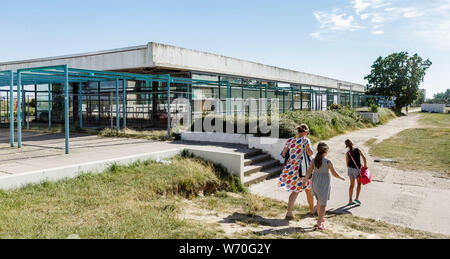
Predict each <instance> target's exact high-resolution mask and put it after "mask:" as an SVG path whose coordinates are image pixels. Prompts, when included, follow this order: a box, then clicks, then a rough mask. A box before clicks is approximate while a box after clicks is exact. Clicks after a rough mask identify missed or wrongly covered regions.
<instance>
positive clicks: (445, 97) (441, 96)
mask: <svg viewBox="0 0 450 259" xmlns="http://www.w3.org/2000/svg"><path fill="white" fill-rule="evenodd" d="M427 103H440V104H447V103H450V89H447V91H445V92H442V93H437V94H435V95H434V96H433V99H431V100H429V101H427Z"/></svg>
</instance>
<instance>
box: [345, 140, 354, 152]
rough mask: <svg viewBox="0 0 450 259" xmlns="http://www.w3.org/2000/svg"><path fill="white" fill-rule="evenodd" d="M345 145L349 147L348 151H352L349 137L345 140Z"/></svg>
mask: <svg viewBox="0 0 450 259" xmlns="http://www.w3.org/2000/svg"><path fill="white" fill-rule="evenodd" d="M345 146H346V147H347V148H348V149H349V151H350V152H353V142H352V141H351V140H350V139H347V140H346V141H345Z"/></svg>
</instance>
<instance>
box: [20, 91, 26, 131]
mask: <svg viewBox="0 0 450 259" xmlns="http://www.w3.org/2000/svg"><path fill="white" fill-rule="evenodd" d="M21 89H22V105H23V107H22V117H21V118H22V128H23V127H25V119H26V117H27V106H26V105H27V102H26V101H27V100H26V99H25V95H26V94H25V86H22V87H21Z"/></svg>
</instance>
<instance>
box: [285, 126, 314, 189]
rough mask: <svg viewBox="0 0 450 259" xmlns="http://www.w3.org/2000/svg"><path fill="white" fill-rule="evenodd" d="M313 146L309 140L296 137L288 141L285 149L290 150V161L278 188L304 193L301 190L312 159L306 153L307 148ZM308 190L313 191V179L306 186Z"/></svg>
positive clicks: (286, 165) (286, 164)
mask: <svg viewBox="0 0 450 259" xmlns="http://www.w3.org/2000/svg"><path fill="white" fill-rule="evenodd" d="M310 146H311V141H310V140H309V139H308V138H303V137H300V136H298V135H297V136H295V137H293V138H290V139H288V141H287V142H286V145H285V147H288V148H289V159H288V160H287V162H286V163H285V165H284V168H283V171H282V173H281V176H280V180H279V181H278V187H280V188H283V189H285V190H287V191H291V192H302V191H303V189H302V188H300V187H301V186H302V184H303V180H304V177H305V175H306V171H307V170H308V167H309V164H310V162H311V159H310V158H309V156H308V153H307V152H306V149H307V147H310ZM306 186H307V187H306V189H308V190H310V189H311V179H309V180H308V182H307V184H306Z"/></svg>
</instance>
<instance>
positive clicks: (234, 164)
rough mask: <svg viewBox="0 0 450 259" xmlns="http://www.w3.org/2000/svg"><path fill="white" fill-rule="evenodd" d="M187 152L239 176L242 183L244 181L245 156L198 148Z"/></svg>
mask: <svg viewBox="0 0 450 259" xmlns="http://www.w3.org/2000/svg"><path fill="white" fill-rule="evenodd" d="M186 150H187V151H189V152H190V153H192V154H194V155H195V156H197V157H201V158H202V159H204V160H206V161H210V162H212V163H214V164H218V165H222V166H223V167H225V168H226V169H227V170H228V172H229V173H231V174H233V175H236V176H238V177H239V178H240V179H241V182H243V181H244V154H239V153H231V152H224V151H211V150H201V149H198V148H196V149H190V148H187V149H186Z"/></svg>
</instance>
